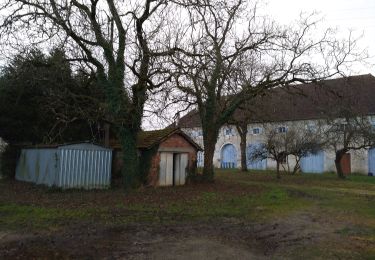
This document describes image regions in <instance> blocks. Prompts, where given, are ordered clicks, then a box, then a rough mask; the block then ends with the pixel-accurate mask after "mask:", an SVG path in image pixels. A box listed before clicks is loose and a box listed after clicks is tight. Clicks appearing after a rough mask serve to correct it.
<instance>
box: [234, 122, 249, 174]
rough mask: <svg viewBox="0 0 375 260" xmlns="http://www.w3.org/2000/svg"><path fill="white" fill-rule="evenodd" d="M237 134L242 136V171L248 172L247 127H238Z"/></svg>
mask: <svg viewBox="0 0 375 260" xmlns="http://www.w3.org/2000/svg"><path fill="white" fill-rule="evenodd" d="M236 127H237V132H238V133H239V135H240V138H241V141H240V149H241V171H242V172H247V161H246V157H247V156H246V141H247V140H246V139H247V138H246V137H247V125H237V126H236Z"/></svg>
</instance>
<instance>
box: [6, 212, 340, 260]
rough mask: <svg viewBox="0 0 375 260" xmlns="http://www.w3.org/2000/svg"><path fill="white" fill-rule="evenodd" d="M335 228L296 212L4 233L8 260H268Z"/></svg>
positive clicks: (309, 215)
mask: <svg viewBox="0 0 375 260" xmlns="http://www.w3.org/2000/svg"><path fill="white" fill-rule="evenodd" d="M333 231H334V227H333V226H332V225H331V224H330V223H326V222H322V219H315V218H314V217H313V216H312V215H311V214H309V213H303V212H300V213H298V214H296V215H294V216H290V217H288V218H286V219H280V220H279V221H277V222H273V223H262V224H260V223H256V224H254V223H242V222H238V221H236V220H235V219H228V220H223V221H220V222H216V223H184V224H168V225H146V224H144V225H141V224H137V225H128V226H123V227H119V226H116V227H115V226H96V225H93V224H89V223H86V224H82V225H76V226H72V227H69V228H67V229H65V230H63V231H59V232H53V233H49V234H46V233H44V232H39V233H36V234H14V233H9V234H5V233H2V236H1V237H0V255H2V256H3V257H4V258H6V259H14V258H18V259H36V258H56V259H64V258H76V259H77V258H79V259H82V258H85V259H102V258H105V259H250V258H251V259H269V258H271V257H277V256H282V255H283V254H284V253H285V252H288V251H290V250H293V249H295V248H297V247H298V246H304V245H308V244H310V243H315V242H317V241H319V239H320V238H322V237H326V236H327V235H330V234H332V233H334V232H333Z"/></svg>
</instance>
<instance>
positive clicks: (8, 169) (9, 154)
mask: <svg viewBox="0 0 375 260" xmlns="http://www.w3.org/2000/svg"><path fill="white" fill-rule="evenodd" d="M20 154H21V149H20V148H19V147H16V146H11V145H8V146H6V147H5V149H4V152H3V153H1V157H0V161H1V162H0V173H1V175H2V176H3V177H5V178H7V179H14V177H15V174H16V165H17V161H18V158H19V156H20Z"/></svg>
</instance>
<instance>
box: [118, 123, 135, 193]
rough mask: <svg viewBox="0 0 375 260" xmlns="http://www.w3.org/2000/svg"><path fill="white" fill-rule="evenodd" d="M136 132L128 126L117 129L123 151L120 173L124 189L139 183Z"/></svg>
mask: <svg viewBox="0 0 375 260" xmlns="http://www.w3.org/2000/svg"><path fill="white" fill-rule="evenodd" d="M137 134H138V131H136V130H135V129H132V128H130V127H120V128H119V130H118V139H119V141H120V144H121V148H122V151H123V153H122V156H123V158H122V159H123V166H122V169H121V174H122V179H123V186H124V188H125V189H129V188H135V187H138V186H139V185H140V183H141V180H140V167H139V156H138V150H137Z"/></svg>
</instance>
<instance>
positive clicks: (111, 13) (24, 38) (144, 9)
mask: <svg viewBox="0 0 375 260" xmlns="http://www.w3.org/2000/svg"><path fill="white" fill-rule="evenodd" d="M168 8H169V7H167V1H165V0H144V1H143V2H142V4H141V3H140V1H127V2H123V1H119V0H105V1H99V0H71V1H65V0H5V1H3V2H2V3H1V4H0V38H1V44H2V47H3V49H6V50H9V47H10V46H11V47H18V46H21V45H35V44H37V45H40V46H44V47H48V46H54V45H57V46H63V47H64V49H65V50H66V53H67V54H69V55H70V57H69V60H70V61H72V62H75V63H76V64H77V63H78V64H80V65H82V66H83V67H84V68H86V69H90V70H92V71H94V72H95V74H96V77H97V79H98V82H99V85H100V86H101V87H102V88H103V90H104V91H105V94H106V103H107V105H108V109H109V120H110V121H111V122H112V124H113V127H114V130H115V132H116V134H117V138H118V140H119V141H120V143H121V146H122V149H123V151H124V153H123V154H124V158H123V159H124V165H126V169H123V176H124V184H125V185H126V186H134V185H137V184H139V181H140V180H139V179H138V177H139V175H138V172H139V158H138V155H137V148H136V140H137V134H138V132H139V131H140V129H141V120H142V117H143V112H144V104H145V102H146V100H147V98H148V92H149V91H150V90H155V89H158V88H159V87H160V86H161V85H162V84H163V83H164V82H165V81H167V80H168V77H164V76H163V73H162V72H161V71H160V69H159V68H160V67H162V66H161V63H162V62H163V61H162V59H160V57H162V56H164V55H166V54H168V50H169V48H168V44H169V42H170V41H171V37H170V36H169V35H168V30H163V28H164V27H165V26H166V24H168V19H167V18H166V16H165V14H166V13H168V11H167V9H168Z"/></svg>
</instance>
